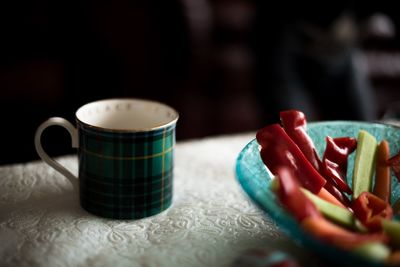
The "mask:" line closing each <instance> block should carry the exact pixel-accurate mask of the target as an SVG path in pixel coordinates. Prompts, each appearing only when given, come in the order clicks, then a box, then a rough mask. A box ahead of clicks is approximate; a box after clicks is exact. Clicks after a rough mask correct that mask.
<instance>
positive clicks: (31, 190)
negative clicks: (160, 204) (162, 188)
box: [0, 133, 322, 267]
mask: <svg viewBox="0 0 400 267" xmlns="http://www.w3.org/2000/svg"><path fill="white" fill-rule="evenodd" d="M254 136H255V134H254V133H248V134H240V135H232V136H219V137H212V138H205V139H199V140H191V141H186V142H180V143H178V144H177V145H176V150H175V171H174V174H175V178H174V179H175V180H174V204H173V206H172V207H171V208H169V209H168V210H167V211H165V212H163V213H162V214H159V215H156V216H153V217H150V218H146V219H141V220H136V221H134V220H131V221H129V220H123V221H121V220H110V219H104V218H99V217H96V216H94V215H91V214H89V213H87V212H86V211H84V210H82V209H81V208H80V206H79V204H78V195H77V193H76V192H74V191H73V189H72V186H71V185H70V184H69V182H68V181H67V179H65V178H64V177H63V176H61V175H60V174H59V173H57V172H56V171H54V170H53V169H51V168H50V167H49V166H48V165H46V164H45V163H43V162H39V161H37V162H30V163H27V164H14V165H7V166H2V167H0V241H1V242H0V266H31V267H33V266H52V267H57V266H85V267H86V266H114V267H116V266H130V267H132V266H150V267H151V266H178V267H179V266H185V267H190V266H209V267H212V266H218V267H220V266H230V265H231V264H232V262H233V261H234V259H235V258H236V257H238V256H239V255H241V253H243V252H244V251H246V250H247V249H249V248H257V247H261V248H265V249H270V250H275V249H280V250H283V251H286V252H289V253H291V255H293V256H294V257H296V258H297V259H298V260H299V261H300V262H302V263H306V264H303V266H322V263H321V262H318V261H317V260H316V257H315V256H310V254H309V252H307V251H306V250H304V249H303V248H300V247H298V246H297V245H296V244H294V243H293V242H292V241H290V240H289V239H288V238H286V237H285V235H283V234H282V233H281V232H280V231H279V230H278V229H277V227H276V225H275V224H274V223H273V222H272V221H271V220H270V219H269V218H268V217H267V216H266V215H265V214H263V213H262V212H261V211H260V210H258V209H257V208H256V207H255V206H254V205H253V204H252V203H251V202H250V201H249V200H248V199H247V196H246V195H245V194H244V192H243V191H242V189H241V187H240V186H239V184H238V183H237V181H236V178H235V174H234V166H235V161H236V157H237V155H238V154H239V152H240V150H241V149H242V148H243V147H244V146H245V144H247V143H248V142H249V141H251V140H252V139H253V138H254ZM57 160H58V161H59V162H61V163H62V164H63V165H64V166H66V167H67V168H69V169H70V170H71V171H73V172H74V173H77V158H76V156H74V155H69V156H64V157H60V158H58V159H57ZM310 259H312V260H310Z"/></svg>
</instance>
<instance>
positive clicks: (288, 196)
mask: <svg viewBox="0 0 400 267" xmlns="http://www.w3.org/2000/svg"><path fill="white" fill-rule="evenodd" d="M276 175H277V178H278V179H279V189H278V197H279V200H280V201H281V203H282V204H283V205H284V206H285V207H286V209H288V211H289V212H290V213H291V214H292V215H293V216H294V217H295V218H296V219H297V221H299V222H301V221H302V220H304V219H305V218H308V217H322V214H321V213H320V212H319V210H318V209H317V207H316V206H315V205H314V203H313V202H312V201H311V200H310V199H309V198H307V196H306V195H305V194H304V193H303V192H302V191H301V190H300V184H299V182H298V180H297V178H296V177H295V175H294V173H293V171H292V170H291V169H289V168H288V167H277V168H276Z"/></svg>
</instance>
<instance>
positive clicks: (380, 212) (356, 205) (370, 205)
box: [352, 192, 393, 231]
mask: <svg viewBox="0 0 400 267" xmlns="http://www.w3.org/2000/svg"><path fill="white" fill-rule="evenodd" d="M352 209H353V211H354V215H355V216H356V217H357V218H358V219H359V220H360V221H361V223H362V224H363V225H364V226H365V227H367V228H368V229H369V230H371V231H379V230H381V229H382V225H381V220H382V219H387V220H391V219H392V217H393V210H392V207H391V206H390V205H389V203H387V202H385V201H383V200H382V199H380V198H379V197H377V196H375V195H374V194H372V193H370V192H362V193H361V194H360V195H359V196H358V198H356V199H355V200H354V201H353V204H352Z"/></svg>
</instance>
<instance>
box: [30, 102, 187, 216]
mask: <svg viewBox="0 0 400 267" xmlns="http://www.w3.org/2000/svg"><path fill="white" fill-rule="evenodd" d="M178 117H179V115H178V113H177V112H176V111H175V110H174V109H173V108H171V107H169V106H167V105H165V104H162V103H158V102H154V101H149V100H141V99H107V100H100V101H96V102H92V103H89V104H86V105H84V106H82V107H80V108H79V109H78V110H77V111H76V113H75V118H76V124H77V127H74V126H73V125H72V124H71V123H70V122H68V121H67V120H65V119H63V118H59V117H54V118H50V119H49V120H47V121H45V122H44V123H42V124H41V125H40V126H39V128H38V129H37V131H36V135H35V147H36V151H37V153H38V154H39V156H40V157H41V158H42V159H43V161H45V162H46V163H47V164H49V165H50V166H51V167H53V168H54V169H56V170H57V171H59V172H60V173H61V174H63V175H64V176H65V177H67V178H68V179H69V180H70V181H71V183H72V184H73V186H74V187H75V188H76V189H79V196H80V197H79V199H80V204H81V206H82V207H83V208H84V209H85V210H87V211H89V212H90V213H93V214H95V215H98V216H101V217H107V218H115V219H139V218H144V217H148V216H151V215H155V214H158V213H160V212H162V211H164V210H166V209H167V208H168V207H169V206H170V205H171V203H172V193H173V165H174V164H173V149H174V144H175V126H176V122H177V120H178ZM53 125H58V126H62V127H64V128H65V129H67V130H68V132H69V133H70V135H71V139H72V146H73V147H76V148H77V149H78V162H79V179H78V178H77V177H75V175H73V174H72V173H71V172H70V171H68V170H67V169H66V168H65V167H63V166H62V165H61V164H59V163H58V162H56V161H55V160H53V159H51V158H50V157H49V156H48V155H47V154H46V152H45V151H44V150H43V147H42V145H41V135H42V132H43V131H44V130H45V129H46V128H47V127H49V126H53ZM78 184H79V185H78Z"/></svg>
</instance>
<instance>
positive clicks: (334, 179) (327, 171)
mask: <svg viewBox="0 0 400 267" xmlns="http://www.w3.org/2000/svg"><path fill="white" fill-rule="evenodd" d="M321 173H322V175H323V176H324V177H325V179H326V180H327V182H329V183H330V184H332V186H335V187H337V188H338V189H339V190H340V191H341V192H345V193H348V194H350V195H351V194H352V193H353V191H352V190H351V188H350V186H349V185H348V184H347V183H346V181H344V179H343V177H342V176H341V175H340V173H339V165H337V164H336V163H335V162H332V161H330V160H328V159H324V160H323V161H322V165H321Z"/></svg>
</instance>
